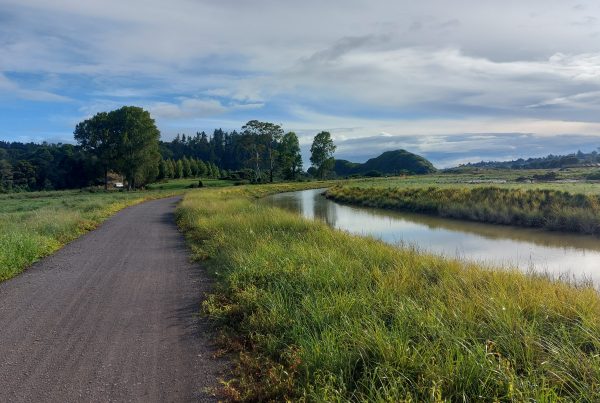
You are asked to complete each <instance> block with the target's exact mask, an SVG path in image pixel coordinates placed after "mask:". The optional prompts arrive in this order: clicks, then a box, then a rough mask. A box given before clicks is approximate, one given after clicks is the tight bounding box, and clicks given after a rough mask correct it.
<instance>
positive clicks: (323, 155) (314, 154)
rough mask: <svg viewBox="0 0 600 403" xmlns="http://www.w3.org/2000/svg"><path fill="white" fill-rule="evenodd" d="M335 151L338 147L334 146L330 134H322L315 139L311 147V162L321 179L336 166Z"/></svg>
mask: <svg viewBox="0 0 600 403" xmlns="http://www.w3.org/2000/svg"><path fill="white" fill-rule="evenodd" d="M335 149H336V146H335V144H333V140H332V139H331V134H330V133H329V132H325V131H323V132H320V133H318V134H317V135H316V136H315V138H314V139H313V143H312V145H311V146H310V154H311V155H310V162H311V163H312V164H313V166H314V167H315V168H317V172H318V174H319V177H320V178H321V179H322V178H324V177H325V174H326V173H327V172H328V171H330V170H331V169H333V167H334V165H335V160H334V159H333V153H334V152H335Z"/></svg>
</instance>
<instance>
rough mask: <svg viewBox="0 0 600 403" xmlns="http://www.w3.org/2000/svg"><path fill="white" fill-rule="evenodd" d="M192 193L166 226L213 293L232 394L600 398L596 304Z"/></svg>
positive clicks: (581, 288)
mask: <svg viewBox="0 0 600 403" xmlns="http://www.w3.org/2000/svg"><path fill="white" fill-rule="evenodd" d="M281 190H292V189H291V188H289V187H288V188H286V189H283V188H279V187H273V186H260V187H252V188H250V187H238V188H234V189H232V188H229V189H223V190H208V191H205V192H194V193H189V194H187V195H186V196H185V198H184V200H183V202H182V204H181V205H180V207H179V209H178V210H177V220H178V223H179V225H180V227H181V228H182V229H183V231H184V232H185V234H186V237H187V239H188V241H189V244H190V246H191V248H192V250H193V254H194V256H195V258H196V259H198V260H203V261H205V264H206V265H207V267H208V268H210V270H211V271H212V272H213V274H214V276H215V278H216V280H217V286H216V289H215V292H214V293H213V294H212V295H211V296H210V297H209V298H208V300H207V301H206V302H205V304H204V309H205V311H206V312H207V314H208V315H209V317H210V318H212V319H213V320H214V321H215V323H216V324H217V325H219V326H220V328H221V329H223V334H224V340H226V342H227V345H228V346H229V347H230V348H231V349H233V350H235V351H237V352H238V354H239V368H238V372H237V377H236V379H233V380H230V381H228V382H227V383H226V386H225V392H226V393H227V394H228V396H229V397H230V398H233V399H237V400H269V399H272V400H279V401H282V400H284V399H292V400H308V401H556V400H565V401H599V400H600V382H599V380H600V297H599V295H598V293H597V292H596V291H595V290H594V289H593V288H591V287H590V286H589V285H581V284H580V285H577V284H567V283H564V282H560V281H556V280H552V279H550V278H547V277H546V276H543V275H525V274H522V273H520V272H517V271H510V270H503V271H493V270H486V269H483V268H481V267H479V266H477V265H474V264H467V263H464V262H460V261H456V260H445V259H442V258H439V257H434V256H432V255H428V254H423V253H419V252H417V251H414V250H410V249H398V248H394V247H391V246H388V245H386V244H384V243H382V242H378V241H376V240H373V239H366V238H360V237H357V236H352V235H349V234H346V233H344V232H340V231H336V230H333V229H331V228H329V227H327V226H326V225H325V224H323V223H320V222H316V221H314V222H313V221H308V220H306V219H303V218H301V217H299V216H297V215H295V214H293V213H290V212H286V211H283V210H280V209H276V208H273V207H269V206H267V205H264V204H262V203H260V202H257V201H256V200H255V198H256V197H257V196H260V195H264V194H267V193H271V192H276V191H281Z"/></svg>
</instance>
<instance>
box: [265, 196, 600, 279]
mask: <svg viewBox="0 0 600 403" xmlns="http://www.w3.org/2000/svg"><path fill="white" fill-rule="evenodd" d="M323 191H324V189H317V190H306V191H301V192H290V193H281V194H277V195H273V196H269V197H268V198H266V199H265V201H266V202H268V203H271V204H273V205H275V206H277V207H281V208H285V209H288V210H290V211H294V212H298V213H300V214H302V215H303V216H304V217H307V218H313V219H314V218H316V219H319V220H322V221H324V222H326V223H327V224H328V225H330V226H331V227H334V228H338V229H343V230H346V231H349V232H351V233H355V234H360V235H369V236H374V237H376V238H379V239H381V240H383V241H385V242H388V243H391V244H402V245H411V246H415V247H417V248H418V249H421V250H426V251H429V252H433V253H437V254H441V255H444V256H449V257H459V258H464V259H469V260H475V261H478V262H482V263H486V264H491V265H495V266H497V265H500V266H517V267H519V268H520V269H523V270H531V269H534V270H544V271H549V272H551V273H554V274H565V273H569V274H570V275H572V276H574V277H576V278H584V277H585V278H590V279H592V280H593V281H594V282H595V283H596V284H598V283H600V239H599V238H596V237H592V236H585V235H576V234H564V233H558V232H547V231H540V230H534V229H524V228H515V227H508V226H500V225H490V224H481V223H474V222H468V221H460V220H452V219H444V218H438V217H432V216H426V215H421V214H411V213H401V212H394V211H388V210H380V209H371V208H363V207H354V206H347V205H341V204H338V203H335V202H332V201H330V200H327V199H325V198H324V197H323V196H322V195H321V193H323Z"/></svg>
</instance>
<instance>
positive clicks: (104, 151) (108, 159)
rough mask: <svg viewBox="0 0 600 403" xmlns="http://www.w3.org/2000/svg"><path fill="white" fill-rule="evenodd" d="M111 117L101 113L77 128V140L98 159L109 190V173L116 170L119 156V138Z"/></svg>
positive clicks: (106, 187) (105, 184)
mask: <svg viewBox="0 0 600 403" xmlns="http://www.w3.org/2000/svg"><path fill="white" fill-rule="evenodd" d="M112 125H113V122H112V119H111V116H110V114H109V113H107V112H100V113H97V114H96V115H94V117H92V118H91V119H86V120H84V121H83V122H81V123H79V124H77V126H75V131H74V133H73V134H74V135H75V140H76V141H77V142H78V143H79V144H80V145H81V147H82V148H83V149H84V150H85V151H87V152H89V153H90V154H92V155H94V156H95V157H97V158H98V161H99V162H100V164H101V165H102V169H103V171H104V189H108V171H109V170H110V169H112V168H115V166H116V161H117V158H118V154H119V138H118V137H117V135H116V131H115V130H114V129H113V127H112Z"/></svg>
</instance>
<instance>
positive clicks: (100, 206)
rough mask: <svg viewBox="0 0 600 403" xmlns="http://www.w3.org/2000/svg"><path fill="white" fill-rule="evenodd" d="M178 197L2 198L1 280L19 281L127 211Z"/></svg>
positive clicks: (80, 194)
mask: <svg viewBox="0 0 600 403" xmlns="http://www.w3.org/2000/svg"><path fill="white" fill-rule="evenodd" d="M176 193H177V192H176V191H165V192H158V191H154V192H98V193H90V192H88V191H63V192H31V193H17V194H9V195H0V281H3V280H7V279H9V278H11V277H14V276H15V275H17V274H19V273H20V272H21V271H23V270H24V269H25V268H26V267H27V266H29V265H31V264H32V263H33V262H35V261H36V260H38V259H40V258H42V257H44V256H47V255H49V254H51V253H53V252H55V251H56V250H58V249H59V248H61V247H62V246H63V245H65V244H66V243H68V242H69V241H72V240H73V239H75V238H77V237H78V236H80V235H82V234H83V233H85V232H87V231H89V230H92V229H94V228H96V227H97V226H98V224H100V223H101V222H102V221H103V220H105V219H106V218H108V217H109V216H111V215H112V214H114V213H116V212H117V211H119V210H121V209H123V208H124V207H127V206H130V205H133V204H136V203H140V202H142V201H145V200H149V199H154V198H159V197H166V196H170V195H174V194H176Z"/></svg>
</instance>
